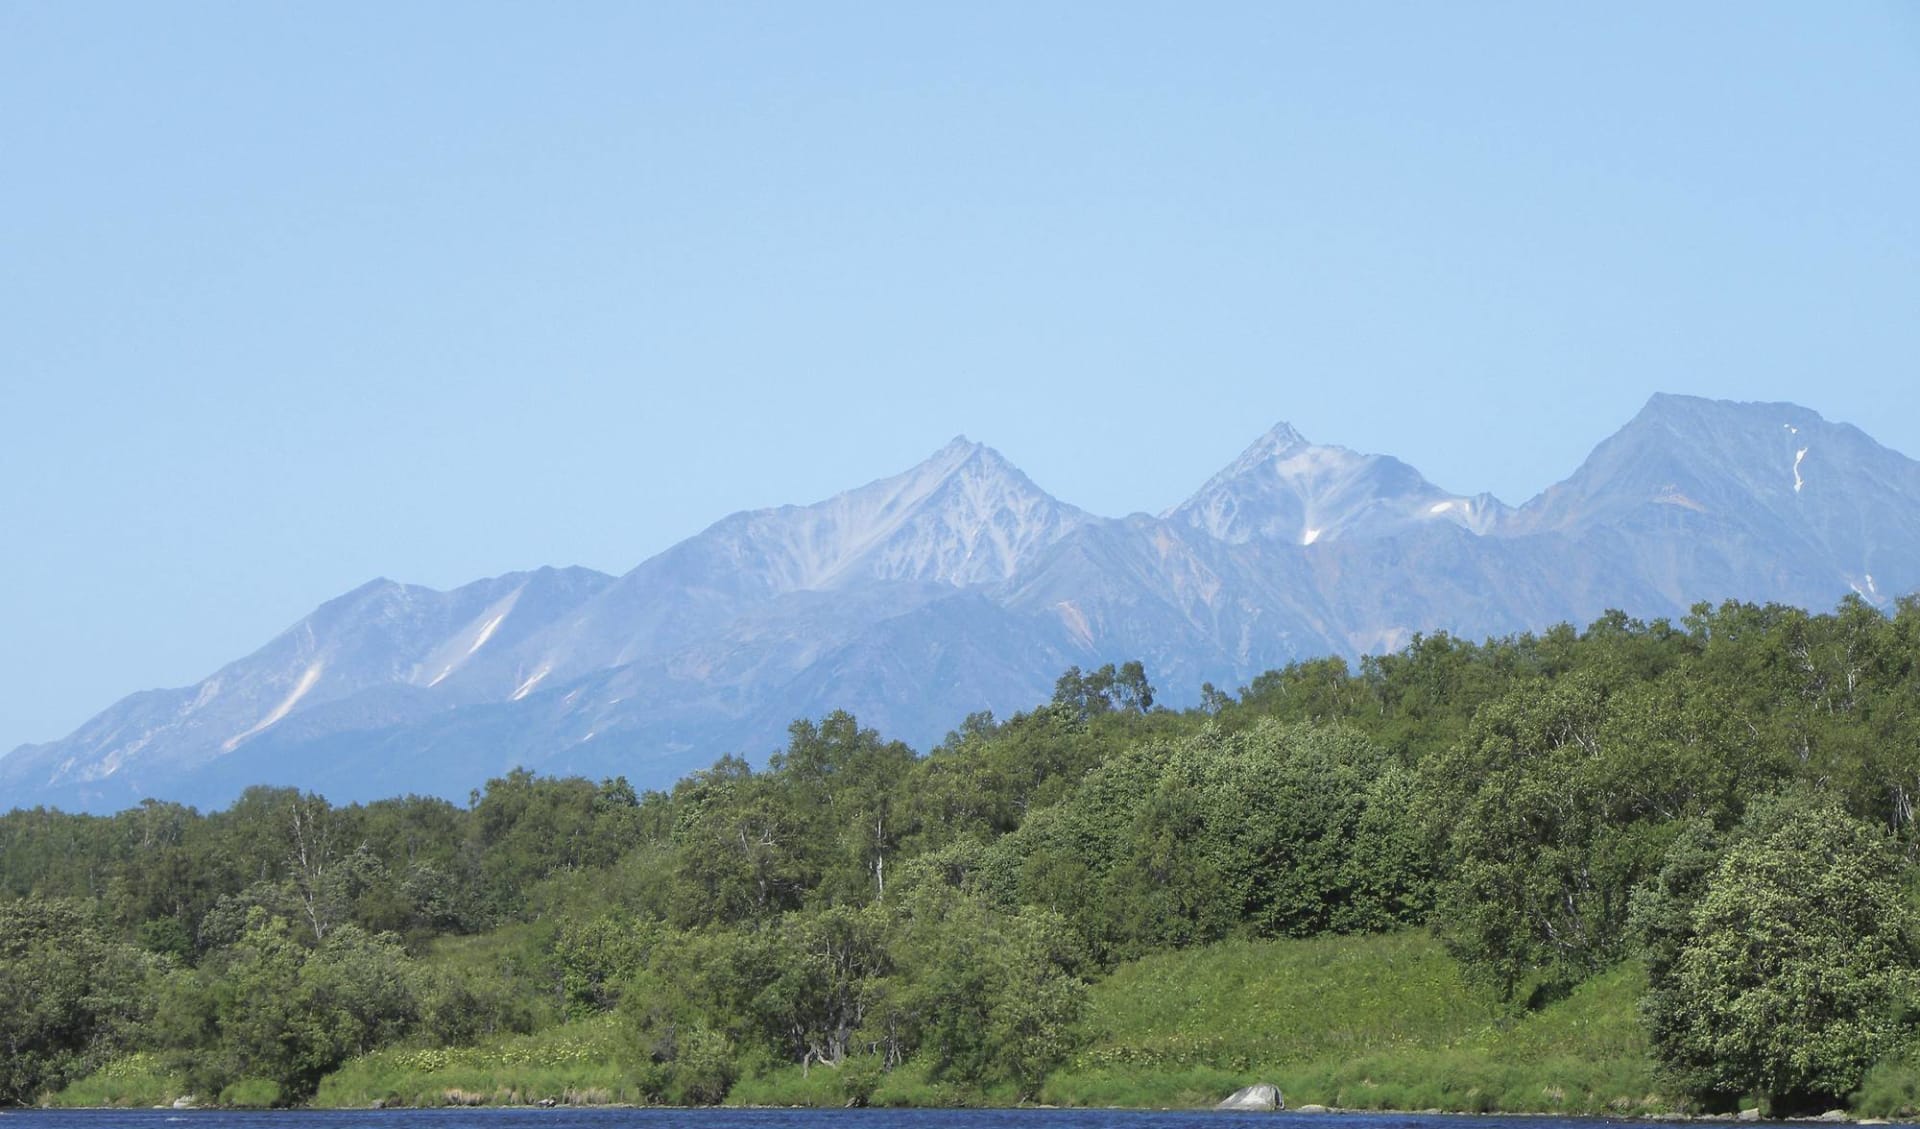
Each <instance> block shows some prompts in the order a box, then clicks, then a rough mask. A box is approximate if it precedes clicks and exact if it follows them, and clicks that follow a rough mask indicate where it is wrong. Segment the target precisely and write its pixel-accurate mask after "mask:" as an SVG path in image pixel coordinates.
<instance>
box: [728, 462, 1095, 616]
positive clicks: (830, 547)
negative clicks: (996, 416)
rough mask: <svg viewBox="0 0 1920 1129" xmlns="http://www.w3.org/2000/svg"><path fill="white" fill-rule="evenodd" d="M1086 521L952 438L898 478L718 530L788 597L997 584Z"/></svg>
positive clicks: (1007, 466) (745, 517)
mask: <svg viewBox="0 0 1920 1129" xmlns="http://www.w3.org/2000/svg"><path fill="white" fill-rule="evenodd" d="M1090 520H1093V518H1091V516H1090V515H1088V514H1086V513H1085V512H1083V511H1081V510H1079V509H1076V508H1074V507H1073V506H1069V505H1067V504H1065V503H1064V502H1061V501H1059V500H1058V499H1056V498H1054V497H1053V496H1052V495H1050V494H1048V493H1047V492H1046V491H1044V490H1042V489H1040V488H1039V487H1038V486H1035V485H1034V484H1033V481H1032V480H1031V479H1029V478H1028V477H1027V476H1026V475H1025V474H1023V473H1021V471H1020V469H1019V468H1018V467H1016V466H1014V465H1013V464H1012V463H1010V462H1008V461H1007V460H1006V458H1005V457H1003V456H1002V455H1001V454H1000V453H999V452H998V451H995V450H994V449H993V448H991V447H987V446H985V445H983V444H980V443H975V442H973V441H971V440H969V439H967V438H966V437H965V436H958V437H956V438H955V439H954V440H953V441H952V442H950V443H948V444H947V445H946V446H944V447H942V448H940V449H939V450H938V451H935V452H934V453H933V454H932V455H931V456H930V457H928V458H927V459H926V460H925V461H924V462H921V463H920V464H919V465H917V466H914V467H912V468H910V469H908V470H906V471H904V472H902V473H900V474H897V475H893V476H891V477H888V478H882V479H878V480H876V481H874V482H870V483H868V484H867V485H865V486H861V487H859V488H857V489H854V490H849V491H846V492H845V493H842V494H836V495H834V496H833V497H831V498H828V499H827V500H826V501H823V502H818V503H815V504H813V505H809V506H782V507H780V508H779V509H774V510H761V511H757V512H754V513H750V514H742V515H738V516H737V517H736V518H735V519H733V520H732V521H731V522H729V523H723V525H731V526H732V527H733V528H732V529H731V530H729V531H728V533H729V535H730V536H734V537H738V538H740V539H741V540H742V542H743V543H744V544H746V545H750V548H748V549H744V550H742V551H741V552H739V554H738V555H739V556H740V558H741V559H745V560H752V561H756V562H759V563H760V564H761V565H762V566H763V567H765V568H766V569H767V570H768V571H769V587H770V588H771V589H772V590H776V591H780V590H786V591H791V590H796V589H825V588H832V587H837V586H840V585H844V584H847V583H851V582H854V581H858V580H871V579H881V580H920V581H930V582H934V583H942V584H952V585H956V586H966V585H972V584H981V583H992V582H997V581H1001V580H1005V579H1007V578H1008V577H1011V576H1012V575H1013V574H1014V573H1015V572H1016V571H1018V570H1019V568H1020V567H1021V565H1022V564H1023V563H1025V562H1026V561H1027V560H1029V559H1030V558H1031V556H1032V555H1033V554H1034V553H1035V552H1037V551H1039V550H1040V549H1043V548H1045V547H1046V546H1048V545H1051V544H1052V543H1053V542H1055V541H1057V540H1059V539H1060V538H1061V537H1062V536H1064V535H1066V534H1067V533H1068V532H1070V531H1071V530H1073V529H1075V528H1077V527H1079V526H1080V525H1083V524H1085V523H1086V522H1088V521H1090ZM716 528H718V527H716Z"/></svg>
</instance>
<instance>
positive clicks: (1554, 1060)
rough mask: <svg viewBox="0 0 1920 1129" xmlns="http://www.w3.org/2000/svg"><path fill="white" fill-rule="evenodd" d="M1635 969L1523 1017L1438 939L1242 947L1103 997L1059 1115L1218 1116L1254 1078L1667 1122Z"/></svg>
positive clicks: (1301, 1093) (1335, 1093)
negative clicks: (1174, 1110)
mask: <svg viewBox="0 0 1920 1129" xmlns="http://www.w3.org/2000/svg"><path fill="white" fill-rule="evenodd" d="M1644 984H1645V973H1644V972H1643V970H1642V969H1640V968H1639V967H1638V966H1637V965H1629V966H1625V967H1622V968H1618V969H1614V970H1612V971H1610V972H1607V973H1605V974H1602V975H1601V976H1599V977H1596V978H1594V979H1593V980H1590V981H1588V982H1587V983H1585V984H1583V985H1581V986H1580V987H1579V988H1578V989H1576V990H1575V991H1574V992H1573V993H1572V994H1571V995H1570V996H1568V997H1567V998H1566V999H1563V1000H1561V1001H1559V1002H1557V1003H1554V1004H1552V1005H1550V1006H1548V1007H1546V1008H1543V1009H1541V1010H1540V1011H1537V1012H1532V1013H1528V1014H1526V1015H1523V1016H1520V1017H1517V1018H1515V1017H1513V1016H1511V1015H1510V1014H1509V1013H1508V1012H1507V1011H1506V1010H1505V1009H1503V1008H1501V1007H1500V1006H1499V1005H1498V1004H1497V1002H1496V1001H1495V1000H1494V999H1492V998H1491V997H1490V996H1489V995H1488V994H1487V993H1485V992H1483V991H1481V990H1479V989H1477V988H1475V987H1474V986H1472V985H1469V984H1468V983H1467V982H1466V981H1465V980H1463V979H1462V977H1461V975H1460V969H1459V966H1458V965H1457V964H1456V963H1455V962H1454V961H1453V960H1452V959H1451V958H1449V957H1448V956H1447V954H1446V952H1445V951H1444V950H1443V949H1442V948H1441V946H1440V945H1439V944H1438V943H1437V942H1436V941H1434V940H1433V939H1432V938H1431V937H1428V936H1427V935H1425V934H1422V933H1417V932H1404V933H1398V934H1393V935H1389V936H1383V937H1324V938H1315V939H1312V940H1304V941H1272V942H1254V941H1239V942H1230V943H1226V944H1221V945H1215V946H1211V947H1208V948H1205V949H1195V950H1191V951H1188V952H1183V953H1169V954H1161V955H1158V956H1154V957H1149V958H1147V959H1145V960H1141V961H1138V962H1135V963H1133V964H1130V965H1127V966H1124V967H1122V968H1120V969H1117V970H1115V972H1114V974H1113V975H1112V976H1111V977H1109V978H1108V979H1107V980H1105V981H1104V982H1102V983H1100V984H1098V985H1096V986H1095V987H1094V990H1093V996H1092V1007H1091V1015H1090V1017H1089V1019H1088V1021H1087V1025H1086V1030H1085V1032H1084V1034H1085V1036H1086V1038H1087V1040H1088V1045H1087V1047H1086V1049H1085V1050H1083V1051H1082V1052H1081V1053H1080V1054H1079V1055H1078V1056H1077V1057H1076V1058H1075V1060H1074V1061H1073V1062H1072V1063H1071V1064H1069V1066H1068V1067H1067V1068H1066V1069H1064V1070H1062V1071H1060V1072H1059V1073H1057V1074H1055V1075H1054V1077H1053V1078H1052V1079H1050V1080H1049V1082H1048V1084H1047V1086H1046V1087H1045V1088H1044V1090H1043V1092H1042V1097H1043V1098H1044V1099H1045V1100H1047V1101H1050V1102H1055V1103H1058V1104H1063V1105H1119V1106H1147V1107H1155V1106H1166V1107H1179V1106H1195V1105H1205V1104H1211V1103H1212V1102H1215V1101H1218V1100H1219V1099H1220V1098H1221V1097H1223V1096H1225V1095H1226V1094H1228V1093H1230V1092H1232V1091H1233V1090H1234V1089H1236V1088H1238V1087H1240V1086H1243V1085H1246V1084H1247V1083H1248V1082H1251V1081H1271V1082H1274V1083H1275V1084H1277V1085H1279V1086H1280V1087H1281V1089H1282V1090H1283V1091H1284V1092H1285V1094H1286V1096H1287V1100H1288V1103H1289V1104H1291V1105H1300V1104H1304V1103H1315V1104H1320V1105H1328V1106H1336V1107H1344V1108H1355V1109H1444V1110H1452V1111H1471V1112H1492V1111H1499V1112H1515V1113H1518V1112H1529V1113H1531V1112H1542V1113H1554V1112H1564V1113H1659V1112H1668V1111H1672V1110H1675V1109H1677V1108H1678V1107H1679V1103H1678V1102H1676V1101H1675V1100H1673V1099H1671V1098H1669V1097H1667V1096H1666V1095H1664V1094H1662V1093H1661V1092H1660V1088H1659V1087H1658V1086H1657V1085H1656V1083H1655V1079H1654V1070H1653V1062H1652V1059H1651V1058H1650V1057H1649V1055H1648V1052H1647V1046H1646V1041H1645V1037H1644V1035H1643V1034H1642V1033H1641V1029H1640V1026H1639V1023H1638V1020H1637V1017H1636V1013H1635V1001H1636V1000H1637V999H1638V997H1639V995H1640V993H1641V991H1642V990H1643V988H1644Z"/></svg>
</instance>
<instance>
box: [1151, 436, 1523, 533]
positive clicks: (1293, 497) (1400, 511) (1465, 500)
mask: <svg viewBox="0 0 1920 1129" xmlns="http://www.w3.org/2000/svg"><path fill="white" fill-rule="evenodd" d="M1506 512H1507V507H1506V506H1504V505H1503V504H1502V503H1501V502H1500V501H1499V500H1498V499H1496V498H1494V497H1493V496H1492V495H1490V494H1479V495H1475V496H1472V497H1468V496H1463V495H1458V494H1450V493H1448V492H1447V491H1445V490H1442V489H1440V488H1439V487H1437V486H1435V485H1434V484H1433V483H1431V482H1428V481H1427V480H1426V479H1425V478H1423V477H1421V475H1420V472H1418V471H1416V470H1414V469H1413V468H1412V467H1410V466H1408V465H1407V464H1405V463H1403V462H1401V461H1400V460H1399V459H1396V458H1393V457H1391V456H1388V455H1367V454H1361V453H1360V452H1358V451H1353V450H1350V449H1348V448H1346V447H1337V446H1322V445H1319V444H1315V443H1312V442H1309V441H1308V440H1307V439H1306V437H1305V436H1303V435H1301V434H1300V433H1299V432H1298V431H1297V430H1295V429H1294V427H1293V426H1292V425H1291V424H1288V423H1280V424H1276V425H1275V426H1274V427H1273V428H1272V429H1271V430H1269V431H1268V432H1267V433H1266V434H1264V435H1262V436H1261V437H1260V438H1258V439H1256V440H1254V442H1253V444H1252V445H1251V446H1249V447H1248V448H1247V449H1246V450H1245V451H1243V452H1241V454H1240V457H1239V458H1237V459H1235V460H1234V461H1233V462H1232V463H1230V464H1228V466H1227V468H1226V469H1225V470H1222V471H1221V472H1220V473H1219V474H1216V475H1214V476H1213V478H1211V479H1209V480H1208V481H1207V483H1206V485H1204V486H1202V487H1201V488H1200V490H1199V491H1198V492H1197V493H1195V494H1194V495H1193V497H1191V498H1189V499H1188V500H1187V501H1185V502H1183V503H1181V504H1180V505H1179V506H1176V507H1175V508H1174V509H1172V510H1170V511H1168V512H1167V513H1166V514H1165V515H1163V516H1164V517H1167V518H1169V519H1171V520H1174V521H1178V522H1184V523H1186V524H1188V525H1190V526H1192V527H1193V528H1195V529H1199V530H1202V531H1204V532H1206V533H1207V534H1208V535H1209V536H1212V537H1215V538H1217V539H1219V540H1222V541H1226V542H1228V543H1230V544H1243V543H1245V542H1248V541H1255V540H1274V541H1291V542H1293V543H1295V544H1299V545H1313V544H1318V543H1321V542H1326V541H1335V540H1340V539H1342V538H1353V537H1371V536H1387V535H1391V534H1393V533H1397V532H1401V531H1404V530H1406V529H1409V528H1412V527H1417V526H1420V525H1423V524H1427V523H1431V522H1448V523H1451V524H1454V525H1459V526H1461V527H1463V528H1465V529H1468V530H1470V531H1472V532H1474V533H1485V532H1487V531H1488V530H1490V529H1491V528H1492V527H1493V526H1494V525H1495V524H1496V523H1498V522H1499V521H1500V520H1501V519H1502V518H1503V516H1504V515H1505V513H1506Z"/></svg>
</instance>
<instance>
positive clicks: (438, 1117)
mask: <svg viewBox="0 0 1920 1129" xmlns="http://www.w3.org/2000/svg"><path fill="white" fill-rule="evenodd" d="M1241 1123H1245V1124H1246V1125H1247V1126H1248V1127H1249V1129H1251V1126H1253V1125H1256V1124H1257V1125H1259V1126H1260V1127H1261V1129H1577V1127H1581V1126H1586V1127H1603V1126H1612V1125H1624V1124H1628V1123H1627V1122H1622V1121H1614V1120H1606V1119H1601V1118H1577V1117H1512V1116H1501V1117H1470V1116H1454V1115H1441V1116H1435V1115H1432V1114H1414V1113H1337V1114H1332V1113H1284V1112H1282V1113H1214V1112H1209V1111H1189V1110H1180V1111H1152V1110H1106V1109H1092V1110H1089V1109H911V1110H909V1109H902V1110H890V1109H839V1110H818V1109H604V1108H603V1109H564V1108H563V1109H391V1110H288V1111H257V1110H170V1109H154V1110H145V1109H138V1110H35V1109H18V1110H6V1111H3V1112H0V1129H121V1127H123V1126H124V1127H126V1129H466V1127H468V1126H472V1127H474V1129H893V1127H895V1126H898V1127H899V1129H1200V1127H1203V1126H1204V1127H1205V1129H1225V1127H1227V1126H1230V1125H1236V1124H1241ZM1638 1124H1645V1123H1644V1122H1641V1123H1638Z"/></svg>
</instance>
